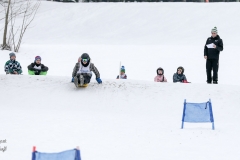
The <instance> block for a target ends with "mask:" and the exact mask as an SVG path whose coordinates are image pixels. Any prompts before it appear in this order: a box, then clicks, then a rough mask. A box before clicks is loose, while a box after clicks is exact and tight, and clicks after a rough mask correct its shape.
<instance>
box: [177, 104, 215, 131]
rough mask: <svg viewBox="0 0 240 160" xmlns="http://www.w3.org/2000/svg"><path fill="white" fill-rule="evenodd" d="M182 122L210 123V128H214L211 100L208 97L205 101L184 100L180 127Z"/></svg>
mask: <svg viewBox="0 0 240 160" xmlns="http://www.w3.org/2000/svg"><path fill="white" fill-rule="evenodd" d="M184 122H190V123H208V122H210V123H212V129H213V130H214V129H215V128H214V118H213V111H212V102H211V99H209V101H208V102H205V103H187V102H186V99H185V100H184V106H183V115H182V127H181V128H182V129H183V126H184Z"/></svg>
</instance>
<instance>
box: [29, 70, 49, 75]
mask: <svg viewBox="0 0 240 160" xmlns="http://www.w3.org/2000/svg"><path fill="white" fill-rule="evenodd" d="M28 74H29V75H35V72H34V71H30V70H28ZM39 75H42V76H45V75H47V72H40V74H39Z"/></svg>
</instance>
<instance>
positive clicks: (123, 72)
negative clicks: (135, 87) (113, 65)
mask: <svg viewBox="0 0 240 160" xmlns="http://www.w3.org/2000/svg"><path fill="white" fill-rule="evenodd" d="M117 79H119V75H118V76H117ZM120 79H127V75H126V74H125V67H124V66H122V67H121V72H120Z"/></svg>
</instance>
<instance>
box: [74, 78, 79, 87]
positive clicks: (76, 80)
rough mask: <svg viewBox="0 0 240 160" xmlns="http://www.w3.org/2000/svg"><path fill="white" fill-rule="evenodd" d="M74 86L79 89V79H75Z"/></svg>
mask: <svg viewBox="0 0 240 160" xmlns="http://www.w3.org/2000/svg"><path fill="white" fill-rule="evenodd" d="M74 84H75V86H76V87H78V78H77V77H74Z"/></svg>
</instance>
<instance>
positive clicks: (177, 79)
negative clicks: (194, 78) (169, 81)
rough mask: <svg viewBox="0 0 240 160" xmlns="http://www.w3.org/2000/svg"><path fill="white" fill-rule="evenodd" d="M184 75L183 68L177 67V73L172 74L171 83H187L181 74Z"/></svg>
mask: <svg viewBox="0 0 240 160" xmlns="http://www.w3.org/2000/svg"><path fill="white" fill-rule="evenodd" d="M183 73H184V68H183V67H181V66H180V67H178V68H177V73H174V75H173V82H174V83H176V82H181V83H188V81H187V78H186V76H185V75H184V74H183Z"/></svg>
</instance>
